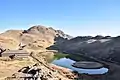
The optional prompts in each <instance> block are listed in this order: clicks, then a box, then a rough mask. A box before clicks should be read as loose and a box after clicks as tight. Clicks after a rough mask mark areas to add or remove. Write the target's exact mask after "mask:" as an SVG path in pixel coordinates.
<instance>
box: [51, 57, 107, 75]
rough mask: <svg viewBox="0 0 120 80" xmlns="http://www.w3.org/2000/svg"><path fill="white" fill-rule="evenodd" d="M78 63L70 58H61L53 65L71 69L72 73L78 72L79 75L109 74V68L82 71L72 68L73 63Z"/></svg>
mask: <svg viewBox="0 0 120 80" xmlns="http://www.w3.org/2000/svg"><path fill="white" fill-rule="evenodd" d="M75 62H76V61H74V60H71V59H69V58H65V57H64V58H60V59H58V60H54V61H53V62H52V63H53V64H55V65H58V66H62V67H66V68H69V69H71V70H72V71H78V73H86V74H105V73H107V72H108V69H107V68H104V67H103V68H100V69H82V68H75V67H73V66H72V64H73V63H75Z"/></svg>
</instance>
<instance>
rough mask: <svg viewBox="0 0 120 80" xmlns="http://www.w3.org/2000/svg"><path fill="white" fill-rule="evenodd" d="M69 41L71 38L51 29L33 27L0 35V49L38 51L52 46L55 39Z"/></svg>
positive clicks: (39, 26)
mask: <svg viewBox="0 0 120 80" xmlns="http://www.w3.org/2000/svg"><path fill="white" fill-rule="evenodd" d="M57 37H61V38H63V39H70V38H71V36H69V35H67V34H64V33H63V32H62V31H61V30H55V29H53V28H51V27H49V28H47V27H45V26H41V25H38V26H33V27H31V28H29V29H28V30H8V31H6V32H4V33H2V34H0V43H1V44H0V47H1V48H5V49H19V48H21V47H22V48H23V49H29V50H40V49H45V48H46V47H48V46H50V45H52V44H53V43H54V42H55V40H54V39H55V38H57Z"/></svg>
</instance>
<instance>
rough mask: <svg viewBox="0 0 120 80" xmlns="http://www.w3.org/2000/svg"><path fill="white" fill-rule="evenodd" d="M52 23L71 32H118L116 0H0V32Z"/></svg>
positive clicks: (119, 4)
mask: <svg viewBox="0 0 120 80" xmlns="http://www.w3.org/2000/svg"><path fill="white" fill-rule="evenodd" d="M39 24H40V25H45V26H52V27H53V28H55V29H61V30H63V31H64V32H66V33H68V34H70V35H72V36H78V35H80V36H81V35H93V36H95V35H98V34H99V35H112V36H116V35H120V0H0V32H3V31H5V30H8V29H28V28H29V27H31V26H32V25H39Z"/></svg>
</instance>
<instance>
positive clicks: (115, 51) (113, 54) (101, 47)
mask: <svg viewBox="0 0 120 80" xmlns="http://www.w3.org/2000/svg"><path fill="white" fill-rule="evenodd" d="M49 49H56V50H59V51H61V52H65V53H69V54H76V53H77V54H84V55H87V56H92V57H95V58H98V59H101V60H107V61H112V62H117V63H120V54H119V53H120V37H119V36H118V37H109V36H106V37H102V36H96V37H90V36H86V37H76V38H73V39H71V40H67V41H65V42H62V43H60V44H55V45H53V46H51V47H50V48H49Z"/></svg>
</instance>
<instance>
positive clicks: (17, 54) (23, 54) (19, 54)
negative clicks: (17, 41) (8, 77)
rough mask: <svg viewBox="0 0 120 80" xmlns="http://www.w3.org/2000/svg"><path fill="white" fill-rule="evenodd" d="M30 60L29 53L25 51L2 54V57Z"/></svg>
mask: <svg viewBox="0 0 120 80" xmlns="http://www.w3.org/2000/svg"><path fill="white" fill-rule="evenodd" d="M12 56H13V57H15V58H28V56H29V53H28V52H27V51H25V50H7V51H4V52H3V53H1V57H10V58H11V57H12Z"/></svg>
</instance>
